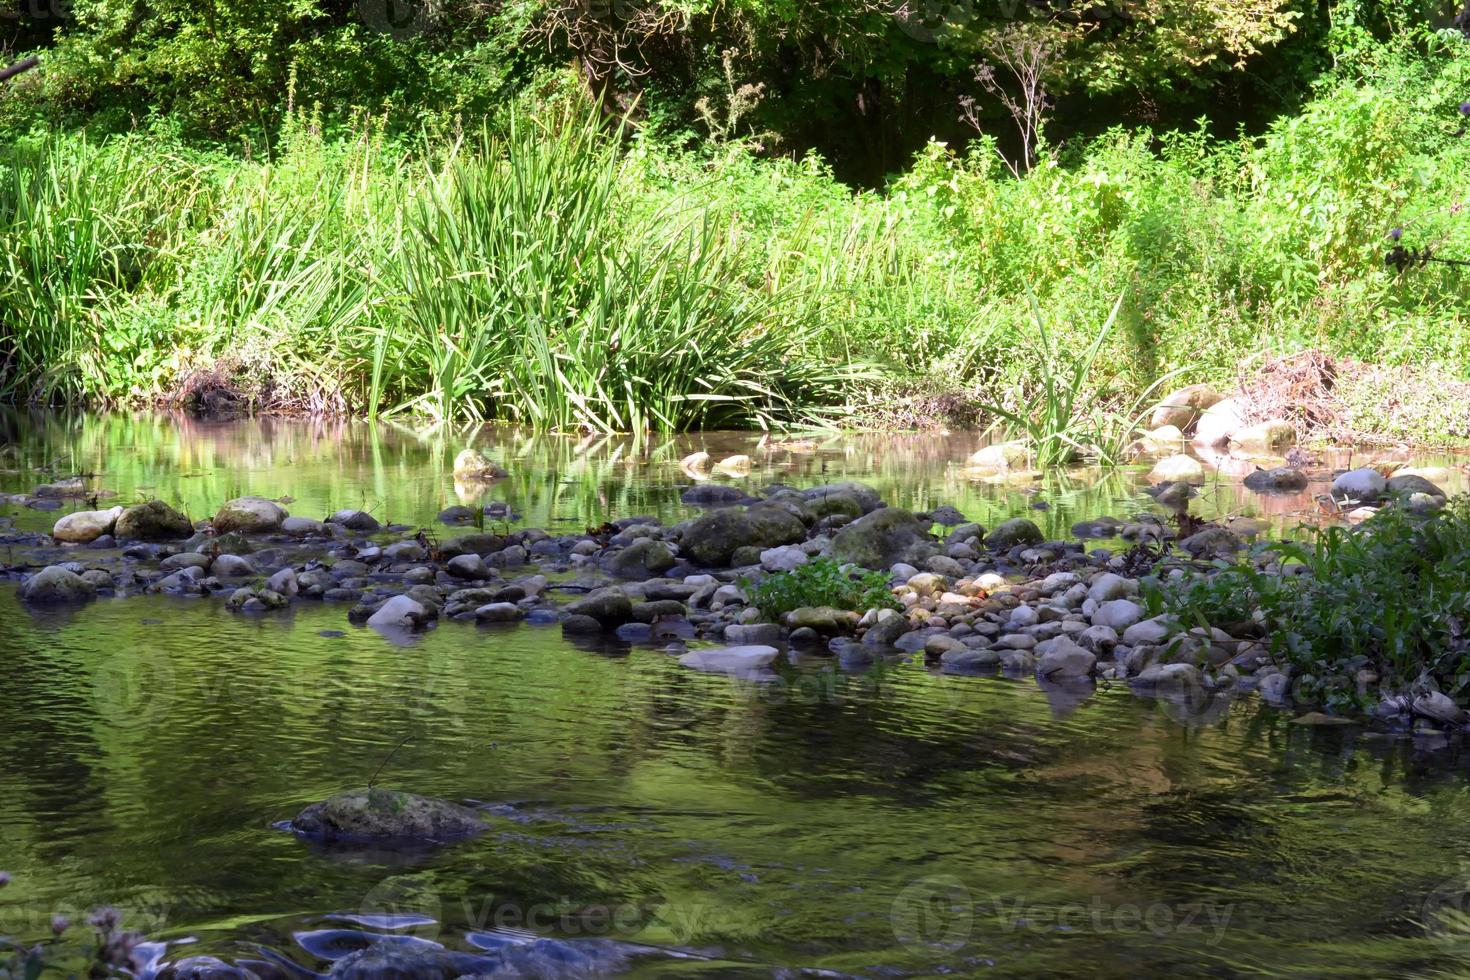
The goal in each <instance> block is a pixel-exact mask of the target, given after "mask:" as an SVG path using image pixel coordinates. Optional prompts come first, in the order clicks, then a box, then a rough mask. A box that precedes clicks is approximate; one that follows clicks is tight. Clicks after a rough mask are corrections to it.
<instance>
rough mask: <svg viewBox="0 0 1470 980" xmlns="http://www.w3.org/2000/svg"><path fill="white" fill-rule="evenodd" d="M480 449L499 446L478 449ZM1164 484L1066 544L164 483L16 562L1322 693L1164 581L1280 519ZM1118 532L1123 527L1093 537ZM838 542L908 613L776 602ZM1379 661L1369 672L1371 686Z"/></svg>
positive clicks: (1033, 537) (944, 665) (104, 590)
mask: <svg viewBox="0 0 1470 980" xmlns="http://www.w3.org/2000/svg"><path fill="white" fill-rule="evenodd" d="M460 462H461V463H463V464H465V465H479V466H488V465H491V464H489V463H488V461H485V460H483V458H479V459H475V458H470V457H468V456H466V455H463V454H462V456H461V460H460ZM1164 462H1167V460H1164V461H1161V464H1160V465H1161V466H1162V465H1163V463H1164ZM685 465H686V467H699V466H707V465H708V461H707V460H689V461H686V463H685ZM725 465H727V466H728V465H733V464H728V463H727V464H725ZM1258 472H1260V473H1262V474H1264V476H1263V477H1261V482H1262V483H1263V484H1265V483H1269V484H1270V485H1272V486H1275V485H1281V486H1289V487H1292V488H1298V487H1299V484H1300V483H1301V482H1302V481H1303V480H1305V477H1304V476H1303V475H1302V474H1301V473H1300V471H1299V470H1296V469H1294V468H1291V467H1282V468H1276V469H1272V470H1269V471H1267V470H1260V471H1258ZM1168 475H1169V476H1175V475H1184V476H1188V475H1189V474H1182V473H1176V472H1174V471H1171V472H1170V473H1169V474H1168ZM1152 492H1153V495H1154V496H1155V499H1156V500H1157V501H1158V502H1159V503H1160V504H1161V505H1163V507H1164V510H1165V512H1166V513H1164V514H1162V515H1149V514H1145V515H1141V516H1137V517H1135V518H1132V519H1129V520H1126V521H1123V520H1117V519H1114V518H1110V517H1107V516H1103V517H1099V518H1097V519H1096V520H1092V521H1085V522H1081V523H1079V524H1077V525H1076V526H1075V527H1074V528H1073V529H1072V530H1073V535H1074V537H1073V538H1072V539H1069V540H1064V541H1048V540H1045V538H1044V536H1043V534H1042V532H1041V530H1040V529H1039V528H1038V527H1037V525H1036V524H1034V523H1033V522H1032V521H1030V520H1028V519H1025V518H1016V519H1011V520H1007V521H1004V522H1003V523H1001V524H999V525H997V526H995V527H991V528H986V527H982V526H981V525H979V524H977V523H974V522H971V521H969V520H967V519H966V517H965V515H964V514H962V513H960V512H959V511H958V510H956V509H955V508H953V507H948V506H941V507H937V508H934V509H933V510H931V511H929V512H921V513H915V512H911V511H908V510H904V509H900V508H897V507H891V506H887V505H886V504H885V502H884V501H883V500H882V499H881V498H880V496H879V494H878V493H877V492H875V491H874V490H873V489H871V488H870V487H868V486H866V485H864V484H861V483H856V482H842V483H836V484H829V485H823V486H816V487H811V488H807V489H802V490H798V489H795V488H792V487H788V486H782V485H773V486H767V487H765V488H763V489H760V490H759V491H754V490H747V489H742V488H740V487H738V486H732V485H728V484H718V483H708V482H706V483H695V484H694V485H692V486H690V487H689V488H688V489H687V490H686V491H685V492H684V495H683V499H684V502H685V503H686V504H688V505H690V506H692V507H696V508H699V509H700V510H701V513H700V514H699V516H697V517H694V518H692V519H689V520H685V521H681V522H678V523H674V524H665V523H663V522H661V521H660V520H658V519H657V518H655V517H651V516H636V515H634V516H626V517H620V518H618V519H616V520H614V521H611V522H609V523H607V524H605V525H603V526H602V527H599V528H592V529H587V530H586V531H584V532H582V533H574V534H565V533H563V534H553V533H550V532H548V531H546V530H543V529H539V528H521V529H515V530H511V529H510V528H509V527H508V525H507V526H504V527H502V528H501V529H500V530H494V529H487V528H486V519H487V518H486V515H485V514H484V513H483V512H482V511H479V510H476V509H472V508H468V507H453V508H449V509H447V510H446V511H444V512H443V513H441V514H440V526H437V527H435V528H419V527H411V526H404V525H388V526H384V525H382V524H380V522H379V521H378V519H377V518H376V517H374V516H373V515H372V514H370V513H368V512H366V511H362V510H353V509H344V510H339V511H337V512H335V513H332V514H329V515H325V516H324V518H323V519H321V520H317V519H314V518H310V517H303V516H293V515H291V514H290V513H289V511H288V510H287V507H286V506H285V505H283V504H282V503H280V502H278V501H274V500H267V499H264V498H261V497H242V498H237V499H234V500H229V501H226V502H224V503H223V504H222V505H221V506H220V507H219V509H218V510H217V511H216V513H215V514H214V515H213V516H212V517H211V518H209V519H206V520H190V519H189V518H188V517H186V516H185V515H183V514H180V513H179V512H177V511H176V510H174V509H173V508H172V507H170V506H168V505H167V504H164V503H163V502H161V501H157V500H153V501H147V502H144V503H139V504H134V505H130V506H113V507H111V508H108V509H105V510H103V509H97V510H81V511H73V512H71V513H68V514H66V515H65V516H64V517H62V518H60V519H59V520H57V521H56V524H55V527H54V529H53V531H52V534H51V535H49V536H48V535H44V534H13V533H12V534H9V535H7V536H6V537H5V539H4V541H3V543H4V544H6V545H7V547H8V549H9V555H10V560H9V563H8V564H7V565H6V566H5V574H6V575H7V576H9V577H10V578H12V579H14V580H16V581H17V582H18V583H19V594H20V597H21V599H22V601H23V602H25V603H26V604H28V605H30V606H33V607H48V606H69V605H75V604H78V603H84V602H87V601H89V600H92V599H96V598H99V597H118V598H125V597H127V596H130V595H136V594H149V593H164V594H170V595H177V596H193V597H200V598H209V599H213V600H216V601H222V602H223V603H224V605H225V607H226V608H228V609H230V610H232V611H234V612H236V613H238V614H240V615H244V616H258V615H270V614H272V613H274V612H277V611H280V610H285V609H288V608H289V607H291V606H292V605H293V604H296V603H302V602H326V603H335V604H340V605H341V606H342V607H343V609H344V618H345V619H346V620H347V621H348V622H350V623H352V624H355V625H358V626H365V627H367V628H371V629H374V630H377V631H378V632H380V633H381V634H382V635H383V636H384V637H386V638H387V639H388V640H390V641H392V642H396V643H412V642H413V641H414V637H415V635H416V634H418V633H420V632H422V631H424V630H427V629H432V628H437V627H440V625H441V624H448V623H454V624H460V623H463V624H479V625H481V626H483V627H486V628H490V629H496V630H500V629H507V628H517V627H524V628H533V627H556V628H560V629H561V630H562V631H563V632H564V633H566V634H568V635H573V636H581V637H587V638H598V637H606V638H607V639H609V640H612V641H618V642H622V643H629V644H652V645H656V646H659V647H663V648H666V649H667V650H668V651H669V652H670V653H671V654H675V655H678V656H679V657H680V662H681V663H682V664H684V665H685V666H687V667H689V668H691V669H696V670H704V671H714V672H724V673H729V674H735V675H739V676H741V677H745V678H751V679H757V680H759V679H761V678H764V677H770V676H773V674H772V668H773V665H775V664H776V663H777V661H778V660H779V659H780V658H781V657H782V656H783V655H785V654H786V653H787V652H788V651H796V652H799V653H805V654H811V653H816V654H821V655H830V656H832V657H835V658H836V659H837V661H838V662H839V663H840V664H841V665H843V666H844V667H847V668H852V669H862V668H864V667H867V666H869V665H871V664H873V663H875V662H878V661H883V660H889V659H894V658H902V657H914V656H922V657H923V658H924V659H925V660H926V661H927V662H928V663H930V664H931V665H933V666H934V667H936V668H938V669H941V670H945V671H955V672H977V671H1003V672H1006V673H1009V674H1013V675H1032V676H1035V677H1036V678H1037V679H1038V680H1039V681H1041V682H1043V683H1046V684H1068V685H1076V686H1078V687H1080V688H1090V686H1091V685H1094V684H1098V683H1102V684H1111V683H1126V684H1128V685H1130V686H1131V687H1133V688H1134V689H1136V690H1139V691H1141V692H1144V693H1151V694H1156V695H1160V696H1164V697H1168V698H1171V699H1175V700H1180V701H1183V702H1197V703H1201V704H1204V703H1207V702H1208V701H1209V700H1210V699H1211V698H1214V697H1231V696H1235V695H1239V694H1243V693H1248V692H1251V691H1259V692H1260V694H1261V695H1262V696H1264V697H1265V698H1267V699H1268V700H1270V701H1272V702H1275V703H1280V704H1283V705H1290V704H1291V703H1292V701H1293V696H1294V694H1296V695H1298V697H1299V695H1300V692H1294V690H1293V683H1292V682H1293V672H1292V670H1291V668H1290V667H1289V666H1287V665H1285V664H1282V663H1280V662H1278V661H1277V660H1276V659H1275V658H1273V657H1272V656H1271V654H1270V653H1269V651H1268V647H1267V644H1266V643H1265V642H1264V638H1263V637H1262V636H1261V635H1260V633H1259V630H1256V629H1251V628H1250V624H1247V628H1246V629H1245V630H1244V631H1243V632H1242V631H1241V630H1239V629H1237V630H1236V631H1235V632H1233V633H1232V632H1227V631H1226V630H1223V629H1221V628H1218V627H1219V626H1220V625H1229V624H1208V628H1207V626H1206V624H1195V623H1188V622H1183V621H1181V620H1180V619H1178V618H1175V617H1173V616H1171V615H1169V614H1168V613H1167V612H1164V611H1163V610H1161V609H1160V608H1159V604H1158V602H1157V601H1156V600H1155V601H1150V600H1149V599H1148V598H1147V597H1146V596H1145V595H1144V593H1145V591H1146V590H1145V588H1144V583H1145V582H1146V581H1153V582H1158V581H1167V580H1169V579H1171V578H1173V579H1179V578H1181V577H1189V576H1209V575H1211V574H1214V573H1215V572H1217V571H1218V570H1219V569H1220V568H1222V567H1226V566H1227V565H1228V564H1229V563H1230V562H1231V561H1232V560H1233V559H1234V557H1235V556H1236V555H1237V554H1238V553H1239V552H1241V550H1242V549H1243V548H1244V547H1245V545H1246V540H1245V537H1244V536H1243V534H1242V533H1241V532H1246V533H1249V532H1252V531H1257V530H1259V528H1251V527H1242V526H1241V525H1239V524H1237V525H1235V526H1234V527H1231V526H1225V525H1224V524H1208V523H1201V522H1199V521H1196V520H1193V519H1191V518H1188V517H1187V513H1188V507H1189V501H1190V498H1191V496H1192V495H1194V494H1195V493H1196V492H1197V491H1196V489H1195V487H1194V486H1192V485H1191V484H1190V483H1189V482H1187V480H1184V479H1180V480H1164V481H1162V482H1160V483H1159V484H1158V485H1157V486H1156V487H1155V488H1154V490H1153V491H1152ZM87 494H90V495H92V496H93V497H94V498H95V497H96V491H95V488H89V487H88V486H87V485H86V481H65V482H61V483H57V484H52V485H46V486H42V487H38V488H37V489H36V491H35V492H34V493H33V494H30V495H28V499H29V500H30V501H36V500H61V499H65V498H66V497H68V496H71V497H76V496H78V495H87ZM1331 498H1332V500H1333V502H1334V504H1336V505H1338V506H1339V507H1340V508H1341V509H1343V510H1344V511H1346V512H1348V513H1349V514H1354V515H1361V514H1362V513H1363V511H1365V510H1367V511H1372V510H1373V509H1375V508H1377V507H1378V506H1383V505H1390V506H1403V507H1408V508H1410V509H1412V510H1415V511H1432V510H1433V509H1435V508H1438V507H1440V506H1442V505H1443V504H1444V502H1445V494H1444V492H1443V491H1442V490H1440V489H1439V488H1438V487H1437V486H1435V485H1434V484H1433V483H1431V482H1430V481H1428V480H1427V479H1426V478H1424V477H1423V476H1419V475H1416V474H1409V475H1397V476H1393V477H1384V476H1383V475H1382V474H1381V473H1379V472H1378V471H1376V470H1374V469H1358V470H1352V471H1347V472H1344V473H1340V474H1338V475H1337V476H1336V477H1335V479H1334V481H1333V483H1332V488H1331ZM1170 513H1172V514H1173V518H1172V519H1171V518H1170V516H1169V514H1170ZM495 516H502V517H503V516H505V515H503V514H498V513H497V515H495ZM492 525H493V518H492ZM1181 528H1182V529H1183V530H1184V531H1186V532H1187V533H1185V534H1183V535H1181V533H1180V529H1181ZM1098 537H1107V538H1111V539H1116V541H1115V542H1110V544H1115V545H1116V546H1113V547H1088V539H1090V538H1098ZM815 559H825V560H830V561H832V562H835V563H838V564H840V565H841V566H842V567H843V568H844V569H849V570H873V571H877V572H880V573H883V574H885V575H886V576H887V582H888V586H889V589H890V590H891V593H892V596H893V598H894V600H895V601H894V602H892V603H891V605H892V606H893V607H894V608H870V609H844V608H832V607H830V606H825V605H821V604H813V605H808V606H801V607H797V608H793V609H789V610H787V611H785V612H783V613H782V614H781V615H779V616H774V617H773V616H767V615H765V614H764V613H763V612H762V610H761V609H759V608H757V607H756V605H754V604H753V603H752V598H751V590H752V588H753V587H754V586H756V585H757V584H758V583H760V582H762V581H763V580H764V579H765V578H766V577H768V576H773V575H784V574H787V573H790V572H792V571H793V570H794V569H797V568H800V567H801V566H803V565H805V564H807V563H808V562H811V561H813V560H815ZM1273 570H1274V571H1275V572H1277V573H1279V572H1280V568H1279V566H1278V567H1276V568H1275V569H1271V568H1269V567H1268V571H1273ZM1375 679H1376V678H1375V677H1374V676H1372V675H1371V671H1364V672H1362V674H1361V675H1360V676H1357V677H1354V678H1352V681H1353V683H1356V684H1360V685H1368V684H1371V683H1372V682H1373V681H1374V680H1375ZM1302 720H1303V721H1304V722H1306V723H1310V722H1323V721H1330V720H1332V719H1329V718H1328V717H1327V716H1326V715H1317V714H1311V713H1309V714H1304V715H1302ZM1463 721H1464V715H1463V713H1462V712H1461V710H1460V709H1459V707H1458V706H1457V705H1456V704H1455V703H1454V702H1453V701H1452V700H1450V699H1449V698H1448V697H1446V696H1445V695H1443V694H1439V693H1437V692H1421V693H1419V694H1417V695H1414V694H1412V693H1409V694H1404V693H1400V692H1390V693H1388V694H1387V695H1385V696H1384V697H1383V698H1382V699H1381V703H1380V707H1379V711H1378V712H1377V717H1376V718H1375V724H1378V725H1380V726H1385V727H1388V728H1391V729H1397V730H1409V729H1410V727H1411V726H1412V727H1413V730H1415V731H1418V732H1420V733H1421V734H1432V733H1437V732H1443V731H1449V730H1454V729H1457V728H1458V727H1459V725H1460V724H1462V723H1463Z"/></svg>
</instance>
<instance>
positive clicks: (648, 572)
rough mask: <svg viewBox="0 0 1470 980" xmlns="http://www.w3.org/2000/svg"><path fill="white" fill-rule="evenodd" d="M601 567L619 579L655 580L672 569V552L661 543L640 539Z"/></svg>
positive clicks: (611, 557)
mask: <svg viewBox="0 0 1470 980" xmlns="http://www.w3.org/2000/svg"><path fill="white" fill-rule="evenodd" d="M603 567H605V568H606V569H607V570H608V572H610V573H611V574H613V575H616V576H618V577H619V578H638V579H649V578H656V577H657V576H659V575H662V574H663V573H664V572H667V571H668V570H669V569H671V568H673V567H674V552H673V549H671V548H670V547H669V546H668V545H666V544H664V543H663V542H662V541H656V540H654V539H652V538H640V539H638V540H637V541H634V542H633V543H632V544H630V545H628V547H626V548H624V549H623V550H622V551H619V552H617V553H615V554H613V555H611V556H610V557H608V558H607V559H606V560H605V561H604V563H603Z"/></svg>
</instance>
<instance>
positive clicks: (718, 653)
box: [679, 646, 780, 674]
mask: <svg viewBox="0 0 1470 980" xmlns="http://www.w3.org/2000/svg"><path fill="white" fill-rule="evenodd" d="M778 656H780V651H779V650H777V649H776V648H775V647H768V646H746V647H714V648H712V649H709V650H691V651H690V652H689V653H686V654H684V655H683V656H682V657H680V658H679V663H680V664H681V665H683V666H685V667H693V668H694V669H695V670H709V671H715V672H720V673H732V674H743V673H748V672H753V671H759V670H764V669H765V668H767V667H769V666H770V665H771V664H772V663H774V662H775V660H776V658H777V657H778Z"/></svg>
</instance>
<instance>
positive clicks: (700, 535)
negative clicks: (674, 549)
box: [681, 504, 806, 567]
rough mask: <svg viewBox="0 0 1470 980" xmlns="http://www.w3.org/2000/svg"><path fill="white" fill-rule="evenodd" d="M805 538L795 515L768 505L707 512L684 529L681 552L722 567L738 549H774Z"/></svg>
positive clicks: (707, 563)
mask: <svg viewBox="0 0 1470 980" xmlns="http://www.w3.org/2000/svg"><path fill="white" fill-rule="evenodd" d="M805 538H806V525H805V524H803V523H802V522H801V519H800V518H798V517H797V516H796V515H795V514H793V513H791V512H790V511H789V510H786V509H785V508H782V507H777V506H773V505H768V504H756V505H754V506H751V507H748V508H745V509H739V508H733V507H731V508H724V509H722V510H715V511H710V512H709V513H708V514H704V515H702V516H700V517H697V518H695V519H694V520H693V521H692V522H691V523H690V524H689V526H688V527H686V528H685V529H684V536H683V539H682V541H681V544H682V546H683V550H684V553H685V554H687V555H688V556H689V557H690V559H692V560H693V561H694V562H696V563H698V564H700V565H708V566H712V567H725V566H727V565H729V564H730V559H731V558H732V557H734V555H735V552H736V551H738V550H740V549H741V548H758V549H762V550H764V549H766V548H774V547H776V546H777V545H783V544H796V543H797V542H799V541H802V540H803V539H805Z"/></svg>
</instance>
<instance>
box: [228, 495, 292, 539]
mask: <svg viewBox="0 0 1470 980" xmlns="http://www.w3.org/2000/svg"><path fill="white" fill-rule="evenodd" d="M289 516H290V515H289V514H287V513H286V508H284V507H282V506H281V505H280V504H278V503H276V502H275V501H274V500H266V499H265V498H264V497H237V498H235V499H234V500H231V501H229V502H228V503H226V504H225V505H224V506H223V507H221V508H220V509H219V513H218V514H216V515H214V522H213V523H214V530H215V533H216V534H227V533H229V532H230V531H238V532H240V533H242V534H259V533H262V532H266V531H275V530H279V529H280V527H281V522H282V521H284V520H285V519H286V518H287V517H289Z"/></svg>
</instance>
